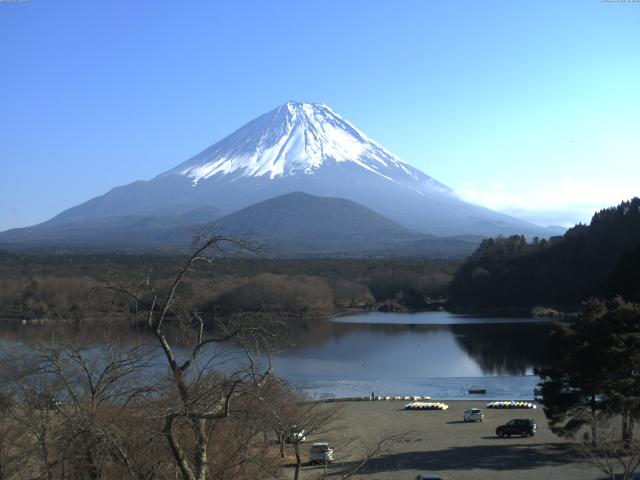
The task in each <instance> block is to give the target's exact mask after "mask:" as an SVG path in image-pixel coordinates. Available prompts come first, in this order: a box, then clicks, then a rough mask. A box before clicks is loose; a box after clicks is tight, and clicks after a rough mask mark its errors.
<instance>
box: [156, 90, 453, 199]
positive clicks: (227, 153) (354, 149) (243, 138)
mask: <svg viewBox="0 0 640 480" xmlns="http://www.w3.org/2000/svg"><path fill="white" fill-rule="evenodd" d="M342 162H352V163H354V164H356V165H357V166H359V167H361V168H363V169H365V170H367V171H369V172H371V173H373V174H376V175H379V176H381V177H383V178H385V179H387V180H390V181H393V182H396V183H400V184H403V185H405V186H407V187H408V188H411V189H412V190H416V191H421V190H423V188H424V187H426V188H427V189H430V190H433V189H435V190H439V191H443V192H448V191H450V190H449V189H448V188H447V187H445V186H444V185H442V184H440V183H438V182H437V181H435V180H433V179H432V178H431V177H429V176H428V175H426V174H424V173H422V172H421V171H419V170H417V169H415V168H413V167H412V166H411V165H409V164H408V163H406V162H404V161H403V160H401V159H400V158H398V157H397V156H395V155H393V154H392V153H391V152H389V151H388V150H386V149H385V148H384V147H383V146H382V145H380V144H378V143H376V142H374V141H373V140H371V139H369V138H368V137H367V136H366V135H365V134H364V133H363V132H361V131H360V130H358V129H357V128H356V127H354V126H353V125H352V124H351V123H349V122H348V121H346V120H345V119H343V118H342V117H341V116H340V115H338V114H337V113H335V112H334V111H333V110H331V109H330V108H329V107H328V106H326V105H323V104H312V103H297V102H289V103H287V104H285V105H282V106H280V107H277V108H276V109H274V110H272V111H271V112H268V113H266V114H264V115H262V116H261V117H258V118H257V119H255V120H253V121H252V122H249V123H248V124H246V125H245V126H243V127H241V128H240V129H239V130H237V131H235V132H234V133H232V134H231V135H229V136H228V137H226V138H224V139H223V140H221V141H220V142H218V143H216V144H215V145H213V146H212V147H209V148H208V149H207V150H205V151H203V152H202V153H200V154H198V155H196V156H195V157H193V158H192V159H190V160H188V161H187V162H185V163H183V164H182V165H179V166H178V167H176V168H175V169H173V170H171V171H169V172H167V174H172V173H173V174H179V175H184V176H187V177H189V178H190V179H191V181H192V182H193V184H194V185H197V184H198V183H199V182H201V181H202V180H205V179H207V178H210V177H213V176H215V175H218V174H222V175H232V176H233V177H263V176H266V177H267V178H269V179H277V178H279V177H284V176H293V175H297V174H306V175H312V174H315V173H316V172H318V170H319V169H320V168H322V167H323V166H325V165H332V164H339V163H342Z"/></svg>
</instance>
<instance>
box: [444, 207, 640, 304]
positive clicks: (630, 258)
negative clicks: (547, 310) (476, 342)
mask: <svg viewBox="0 0 640 480" xmlns="http://www.w3.org/2000/svg"><path fill="white" fill-rule="evenodd" d="M615 295H622V296H624V297H625V298H626V299H628V300H634V301H638V300H640V198H633V199H632V200H630V201H628V202H623V203H621V204H620V205H618V206H617V207H612V208H607V209H605V210H602V211H600V212H598V213H596V214H595V215H594V216H593V218H592V220H591V223H590V224H589V225H583V224H579V225H576V226H575V227H573V228H571V229H569V230H568V231H567V232H566V233H565V234H564V235H563V236H562V237H552V238H551V239H549V240H538V239H534V240H533V241H532V242H527V241H526V240H525V238H524V237H522V236H512V237H508V238H502V237H498V238H497V239H489V240H484V241H483V242H482V244H481V245H480V247H478V249H477V250H476V251H475V253H473V255H471V257H469V258H468V259H467V261H466V262H465V263H464V264H463V265H462V266H461V267H460V269H459V270H458V271H457V273H456V275H455V277H454V279H453V282H452V283H451V287H450V294H449V297H450V303H451V305H452V306H453V307H457V308H459V309H469V308H471V309H489V310H493V309H530V308H533V307H534V306H536V305H544V306H550V307H557V308H563V309H572V308H575V307H576V306H578V305H579V303H580V302H581V301H582V300H585V299H587V298H589V297H595V296H597V297H612V296H615Z"/></svg>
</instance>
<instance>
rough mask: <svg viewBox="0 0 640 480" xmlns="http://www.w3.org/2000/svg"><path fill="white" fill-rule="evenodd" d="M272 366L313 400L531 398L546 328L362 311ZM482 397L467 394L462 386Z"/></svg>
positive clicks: (329, 325)
mask: <svg viewBox="0 0 640 480" xmlns="http://www.w3.org/2000/svg"><path fill="white" fill-rule="evenodd" d="M323 327H324V328H323V329H322V330H321V331H316V332H313V331H311V332H309V337H308V338H306V339H305V338H303V339H302V342H301V343H300V345H299V347H298V348H297V349H295V350H293V351H290V352H287V353H284V354H282V355H280V356H279V357H277V358H276V359H275V360H274V367H275V369H276V371H277V372H278V373H279V374H280V375H282V376H284V377H286V378H288V379H289V380H290V381H291V382H292V383H294V384H295V385H297V386H298V387H299V388H300V389H301V390H302V391H304V392H305V393H306V394H307V395H309V396H312V397H315V398H325V397H332V396H339V397H341V396H361V395H363V396H364V395H370V394H371V392H372V391H373V392H375V394H376V395H430V396H431V397H433V398H443V399H445V398H446V399H462V398H486V399H489V398H490V399H531V398H532V397H533V389H534V387H535V386H536V384H537V382H538V378H537V377H536V376H535V375H533V369H534V367H536V366H538V365H541V364H543V363H544V360H545V355H544V353H545V340H546V337H547V335H548V333H549V329H550V323H549V322H548V321H539V320H534V319H531V318H498V317H478V316H469V315H454V314H451V313H448V312H421V313H378V312H372V313H366V314H358V315H351V316H345V317H340V318H337V319H334V320H333V321H332V322H326V324H325V325H324V326H323ZM473 387H475V388H484V389H486V390H487V394H486V395H480V396H478V395H469V393H468V389H469V388H473Z"/></svg>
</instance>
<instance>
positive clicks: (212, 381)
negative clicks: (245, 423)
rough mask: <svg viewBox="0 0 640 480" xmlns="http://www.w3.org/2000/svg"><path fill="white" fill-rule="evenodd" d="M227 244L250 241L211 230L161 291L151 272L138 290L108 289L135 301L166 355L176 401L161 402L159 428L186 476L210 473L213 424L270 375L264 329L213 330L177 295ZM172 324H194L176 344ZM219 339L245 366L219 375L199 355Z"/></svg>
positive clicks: (197, 478) (201, 477)
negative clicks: (238, 351) (264, 361)
mask: <svg viewBox="0 0 640 480" xmlns="http://www.w3.org/2000/svg"><path fill="white" fill-rule="evenodd" d="M229 247H231V248H233V249H236V250H237V249H241V250H242V249H247V248H250V245H249V244H248V243H247V242H246V241H243V240H238V239H232V238H227V237H224V236H221V235H219V234H217V233H215V232H214V233H213V234H211V235H208V236H206V237H205V238H203V239H201V240H200V244H199V246H198V247H197V248H196V249H195V251H194V252H193V253H192V254H191V255H189V257H188V258H187V259H186V261H185V262H184V264H183V266H182V267H181V268H180V269H179V270H178V271H177V273H176V274H175V276H174V277H173V278H172V280H171V281H170V284H169V286H168V288H167V289H166V291H164V292H163V291H161V290H160V289H158V288H156V287H155V286H154V284H153V282H152V279H151V275H150V274H149V275H148V277H147V280H146V282H145V283H144V285H143V286H142V288H141V289H139V290H138V291H133V290H131V289H127V288H122V287H112V288H111V289H112V290H113V291H116V292H118V293H120V294H123V295H125V296H126V297H128V298H129V299H130V300H132V301H133V302H134V303H135V311H136V312H137V314H138V315H140V316H142V317H143V318H144V321H145V324H146V326H147V328H148V329H149V331H150V332H151V333H152V334H153V335H154V336H155V338H156V340H157V342H158V345H159V346H160V349H161V351H162V354H163V356H164V359H165V364H166V366H167V368H168V370H169V384H170V385H171V388H172V390H173V394H174V395H175V402H166V403H165V405H166V408H165V411H164V412H163V413H162V419H163V428H162V433H163V435H164V437H165V438H166V441H167V444H168V446H169V449H170V451H171V454H172V456H173V459H174V461H175V463H176V465H177V467H178V469H179V471H180V474H181V476H182V478H183V479H184V480H205V479H206V478H208V469H209V461H208V454H209V450H210V445H209V442H210V440H211V438H212V437H211V429H212V428H213V426H214V425H213V424H215V423H216V422H217V421H219V420H223V419H226V418H228V417H230V416H231V414H232V403H233V401H234V400H235V399H237V398H239V397H242V396H245V395H250V391H252V390H256V389H257V390H259V389H260V388H262V386H263V384H264V382H265V381H266V380H267V379H268V378H269V377H270V374H271V366H270V364H269V362H268V359H269V357H270V355H269V353H270V352H269V343H268V342H267V341H265V339H268V338H269V336H270V334H269V332H268V331H267V329H265V328H264V327H263V326H260V325H253V324H252V323H251V322H246V321H243V322H239V323H236V324H231V323H227V324H221V323H217V324H216V325H215V326H214V327H215V329H213V332H212V328H211V327H212V325H206V322H205V318H204V317H203V316H202V314H201V312H199V311H197V310H196V309H194V308H193V306H190V305H188V303H187V302H183V301H182V298H181V296H180V288H181V286H182V285H183V283H184V281H185V279H186V277H187V276H188V275H189V274H190V273H191V272H192V271H193V269H194V267H195V266H196V265H197V264H199V263H211V262H212V261H214V260H215V258H216V256H217V255H220V254H224V252H225V249H226V248H229ZM171 327H174V328H176V327H177V328H184V327H187V328H188V329H190V328H192V327H193V330H194V333H193V334H191V330H189V331H187V330H183V332H184V333H185V335H184V338H183V340H185V341H184V342H183V343H182V344H181V345H177V344H176V343H175V342H172V341H171V337H170V328H171ZM221 343H233V344H234V345H236V347H238V348H239V349H241V350H242V351H243V352H244V353H245V354H246V360H247V363H246V364H245V366H243V367H242V368H238V369H236V370H235V371H233V372H231V373H227V374H224V375H223V374H221V373H219V372H215V371H213V370H214V369H212V368H211V367H212V363H214V362H213V360H212V359H211V358H207V359H205V360H201V357H202V354H203V352H204V351H205V350H206V349H207V347H208V346H210V345H212V344H221ZM178 347H180V348H178ZM179 354H180V355H179ZM261 354H264V355H263V356H264V357H265V358H267V364H266V366H264V367H263V368H262V369H260V365H259V363H258V362H256V361H254V358H255V357H254V356H260V355H261ZM166 393H169V392H166ZM169 395H171V394H169ZM168 398H171V397H168Z"/></svg>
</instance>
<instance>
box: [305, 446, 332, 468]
mask: <svg viewBox="0 0 640 480" xmlns="http://www.w3.org/2000/svg"><path fill="white" fill-rule="evenodd" d="M309 461H310V462H311V463H331V462H333V449H332V448H331V447H330V446H329V444H328V443H327V442H316V443H314V444H313V445H311V449H310V450H309Z"/></svg>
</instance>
